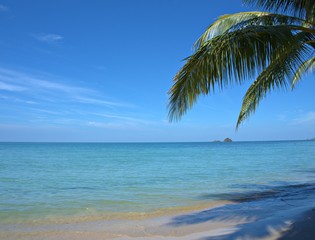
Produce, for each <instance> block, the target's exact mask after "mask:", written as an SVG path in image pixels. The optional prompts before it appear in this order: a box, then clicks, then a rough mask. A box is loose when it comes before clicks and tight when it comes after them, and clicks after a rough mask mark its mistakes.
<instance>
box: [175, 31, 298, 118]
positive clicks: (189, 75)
mask: <svg viewBox="0 0 315 240" xmlns="http://www.w3.org/2000/svg"><path fill="white" fill-rule="evenodd" d="M293 40H294V34H293V33H292V31H291V30H290V29H288V28H287V27H285V26H281V25H280V26H248V27H246V28H244V29H240V30H237V31H233V32H226V33H225V34H223V35H221V36H217V37H214V38H212V39H210V40H209V41H207V42H205V43H204V44H203V45H202V46H201V47H200V48H199V49H198V50H197V51H196V53H195V54H193V55H192V56H190V57H189V58H188V59H187V62H186V64H185V65H184V66H183V68H182V69H181V70H180V71H179V72H178V73H177V74H176V76H175V78H174V82H175V83H174V85H173V87H172V88H171V90H170V91H169V94H170V100H169V118H170V120H179V119H180V117H181V116H182V115H183V114H184V113H185V112H186V111H187V110H188V109H190V108H191V107H192V105H193V104H194V103H195V101H196V100H197V98H198V96H199V95H200V94H208V93H210V92H211V91H214V89H215V88H216V87H218V88H223V87H225V86H228V85H230V84H233V83H234V82H236V83H243V82H244V81H245V80H246V79H249V78H252V77H254V76H255V75H256V74H257V72H260V71H262V70H263V69H264V68H265V67H266V66H267V65H268V64H269V63H270V61H271V59H272V57H273V56H274V55H275V54H276V53H278V54H279V52H280V49H281V50H282V51H286V49H287V48H288V46H289V45H290V42H292V41H293Z"/></svg>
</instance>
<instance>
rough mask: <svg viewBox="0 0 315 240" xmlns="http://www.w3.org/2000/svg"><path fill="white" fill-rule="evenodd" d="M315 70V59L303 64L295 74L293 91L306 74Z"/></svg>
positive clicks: (292, 85)
mask: <svg viewBox="0 0 315 240" xmlns="http://www.w3.org/2000/svg"><path fill="white" fill-rule="evenodd" d="M314 69H315V57H313V58H311V59H308V60H306V61H305V62H303V63H302V64H301V65H300V66H299V68H298V69H297V71H296V72H295V74H294V77H293V80H292V84H291V89H293V88H294V87H295V84H296V83H297V82H298V81H299V80H301V78H302V75H303V74H305V73H306V72H307V71H309V70H314Z"/></svg>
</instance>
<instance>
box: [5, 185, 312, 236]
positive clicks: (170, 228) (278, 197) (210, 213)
mask: <svg viewBox="0 0 315 240" xmlns="http://www.w3.org/2000/svg"><path fill="white" fill-rule="evenodd" d="M225 198H226V199H228V198H229V202H227V201H225V202H221V204H218V202H217V203H216V204H215V205H213V204H212V205H211V204H210V205H209V207H205V206H204V209H195V210H194V211H193V210H188V209H186V210H183V211H178V212H171V213H169V214H167V213H164V214H156V215H151V216H146V217H136V216H134V217H129V218H126V219H123V218H122V219H118V218H117V219H98V220H84V221H76V222H71V221H69V222H67V221H63V222H46V223H36V224H23V225H22V224H15V225H12V224H7V225H5V224H4V225H3V224H1V226H0V239H7V240H11V239H22V240H24V239H34V240H39V239H45V240H51V239H60V240H63V239H67V240H75V239H78V240H81V239H91V240H99V239H117V240H124V239H126V240H131V239H148V240H175V239H183V240H187V239H200V240H224V239H227V240H230V239H237V240H249V239H268V240H272V239H281V240H284V239H296V240H308V239H315V185H312V184H305V185H295V186H287V187H285V188H278V189H273V190H269V191H265V192H260V193H247V194H242V195H235V194H234V195H233V194H230V196H225Z"/></svg>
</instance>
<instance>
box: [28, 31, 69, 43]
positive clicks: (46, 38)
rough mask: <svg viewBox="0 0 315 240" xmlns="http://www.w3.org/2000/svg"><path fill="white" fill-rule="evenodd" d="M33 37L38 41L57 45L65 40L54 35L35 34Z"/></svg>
mask: <svg viewBox="0 0 315 240" xmlns="http://www.w3.org/2000/svg"><path fill="white" fill-rule="evenodd" d="M32 36H33V37H34V38H35V39H36V40H38V41H40V42H45V43H57V42H60V41H62V40H63V39H64V38H63V36H61V35H59V34H52V33H35V34H32Z"/></svg>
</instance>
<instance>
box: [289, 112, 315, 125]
mask: <svg viewBox="0 0 315 240" xmlns="http://www.w3.org/2000/svg"><path fill="white" fill-rule="evenodd" d="M308 123H315V112H307V113H303V114H301V115H300V116H299V117H297V118H295V119H293V120H292V124H293V125H299V124H308Z"/></svg>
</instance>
